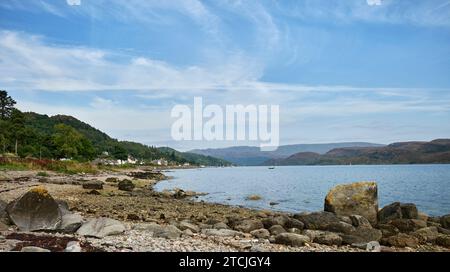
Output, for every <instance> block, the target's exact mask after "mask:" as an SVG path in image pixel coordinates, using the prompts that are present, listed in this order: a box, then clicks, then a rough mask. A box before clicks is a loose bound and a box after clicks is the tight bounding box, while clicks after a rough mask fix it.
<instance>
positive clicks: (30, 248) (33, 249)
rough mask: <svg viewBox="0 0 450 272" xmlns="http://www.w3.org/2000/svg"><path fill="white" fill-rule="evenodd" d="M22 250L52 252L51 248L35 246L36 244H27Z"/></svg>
mask: <svg viewBox="0 0 450 272" xmlns="http://www.w3.org/2000/svg"><path fill="white" fill-rule="evenodd" d="M20 251H21V252H50V250H48V249H45V248H40V247H34V246H27V247H23V248H22V250H20Z"/></svg>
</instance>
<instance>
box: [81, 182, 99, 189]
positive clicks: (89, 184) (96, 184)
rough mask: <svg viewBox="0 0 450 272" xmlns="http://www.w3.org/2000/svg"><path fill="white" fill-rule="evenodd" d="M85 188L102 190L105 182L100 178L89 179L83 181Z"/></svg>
mask: <svg viewBox="0 0 450 272" xmlns="http://www.w3.org/2000/svg"><path fill="white" fill-rule="evenodd" d="M82 186H83V189H86V190H102V189H103V182H102V181H100V180H89V181H85V182H83V185H82Z"/></svg>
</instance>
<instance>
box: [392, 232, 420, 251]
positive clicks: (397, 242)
mask: <svg viewBox="0 0 450 272" xmlns="http://www.w3.org/2000/svg"><path fill="white" fill-rule="evenodd" d="M386 243H387V244H388V245H390V246H393V247H412V248H415V247H417V246H418V244H419V239H417V238H416V237H414V236H411V235H408V234H405V233H399V234H397V235H395V236H391V237H389V238H387V239H386Z"/></svg>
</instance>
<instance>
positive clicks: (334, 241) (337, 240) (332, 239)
mask: <svg viewBox="0 0 450 272" xmlns="http://www.w3.org/2000/svg"><path fill="white" fill-rule="evenodd" d="M312 241H313V242H314V243H317V244H322V245H328V246H332V245H337V246H340V245H341V244H342V238H341V237H340V236H339V235H338V234H336V233H333V232H328V231H322V232H320V233H318V234H316V235H315V237H314V240H312Z"/></svg>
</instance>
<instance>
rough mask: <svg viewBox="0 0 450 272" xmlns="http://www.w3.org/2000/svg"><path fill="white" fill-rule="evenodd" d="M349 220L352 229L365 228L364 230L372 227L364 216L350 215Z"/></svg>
mask: <svg viewBox="0 0 450 272" xmlns="http://www.w3.org/2000/svg"><path fill="white" fill-rule="evenodd" d="M350 219H351V221H352V225H353V226H354V227H365V228H371V227H372V225H371V224H370V222H369V220H367V219H366V218H365V217H364V216H361V215H350Z"/></svg>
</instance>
